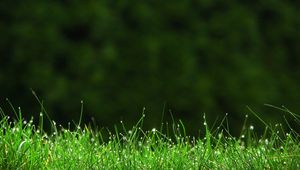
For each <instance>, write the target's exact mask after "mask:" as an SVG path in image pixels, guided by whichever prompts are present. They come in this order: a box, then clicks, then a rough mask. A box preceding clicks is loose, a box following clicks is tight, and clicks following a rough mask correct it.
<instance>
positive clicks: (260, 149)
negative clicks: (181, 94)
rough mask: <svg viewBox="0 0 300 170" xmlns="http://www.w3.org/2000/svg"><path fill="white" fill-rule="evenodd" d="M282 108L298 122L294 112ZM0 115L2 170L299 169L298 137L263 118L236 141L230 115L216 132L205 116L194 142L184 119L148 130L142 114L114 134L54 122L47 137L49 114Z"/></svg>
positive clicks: (242, 132)
mask: <svg viewBox="0 0 300 170" xmlns="http://www.w3.org/2000/svg"><path fill="white" fill-rule="evenodd" d="M279 109H281V110H283V111H284V112H287V113H289V114H290V115H291V116H292V117H293V118H294V119H295V121H297V122H298V123H299V122H300V121H299V116H298V115H296V114H295V113H292V112H290V111H289V110H287V109H285V108H279ZM0 111H1V120H0V127H1V130H0V169H105V170H107V169H300V147H299V134H298V132H297V131H295V130H293V129H292V128H291V127H290V126H289V123H288V122H286V124H287V125H288V127H290V128H289V130H284V128H283V126H281V125H280V124H277V125H275V126H271V125H269V124H267V123H266V122H264V121H263V120H261V121H262V122H263V123H264V124H265V127H266V128H265V131H264V133H263V134H262V135H258V134H257V133H255V128H254V127H253V126H252V125H247V124H248V123H247V116H246V119H245V123H244V127H243V128H242V129H241V135H240V136H238V137H233V136H231V135H230V133H229V132H228V131H227V130H226V128H224V126H223V122H225V121H226V117H225V118H224V119H223V121H222V122H221V124H220V126H219V127H217V128H215V129H214V130H213V129H210V128H209V126H208V125H207V123H206V120H205V117H204V120H203V124H204V126H203V132H204V133H205V135H204V136H203V137H202V138H200V137H199V138H194V137H190V136H188V135H187V134H186V132H185V128H184V125H183V123H182V122H181V121H179V122H178V123H175V122H173V124H172V125H171V127H168V126H166V125H163V126H162V128H161V129H160V130H157V129H152V130H149V131H144V130H143V129H142V126H143V120H144V115H143V116H142V117H141V119H140V120H139V121H138V122H137V124H136V125H135V126H134V127H133V128H132V129H130V130H128V129H126V128H125V126H124V124H123V123H121V128H115V129H114V131H113V132H111V131H108V130H103V129H102V130H92V128H91V127H90V126H86V125H84V126H82V125H80V123H81V121H79V123H78V124H75V125H76V127H77V128H76V129H75V130H70V128H64V127H62V126H60V125H57V124H56V123H55V122H54V121H51V124H52V130H51V133H49V134H48V133H46V132H45V131H44V130H43V124H44V114H45V113H41V114H40V118H39V121H38V122H37V123H38V125H35V122H34V120H33V119H30V120H29V121H26V120H25V119H24V118H22V113H21V110H20V109H19V111H15V114H16V119H14V120H13V119H11V118H9V117H8V116H6V115H5V114H4V113H3V111H2V110H0ZM253 114H254V115H255V116H257V114H255V113H254V112H253ZM257 117H258V116H257ZM258 118H259V117H258ZM120 129H122V130H120ZM106 132H107V133H108V134H109V139H108V140H105V139H104V133H106Z"/></svg>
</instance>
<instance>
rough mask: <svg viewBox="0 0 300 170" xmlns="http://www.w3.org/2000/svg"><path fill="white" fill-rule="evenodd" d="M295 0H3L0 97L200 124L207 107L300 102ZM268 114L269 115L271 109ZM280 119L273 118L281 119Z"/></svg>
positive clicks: (234, 110)
mask: <svg viewBox="0 0 300 170" xmlns="http://www.w3.org/2000/svg"><path fill="white" fill-rule="evenodd" d="M298 7H300V3H299V2H298V1H291V0H290V1H283V0H278V1H272V0H263V1H262V0H261V1H259V0H258V1H237V0H232V1H220V0H210V1H208V0H190V1H168V0H166V1H160V2H155V1H111V0H102V1H96V0H91V1H26V2H25V1H22V2H21V1H20V2H13V1H9V0H2V1H1V2H0V54H1V57H0V91H1V94H0V95H1V103H3V102H4V99H5V98H6V97H9V98H10V99H11V100H12V101H13V102H14V103H18V104H20V105H21V107H22V108H24V109H23V110H26V112H29V113H30V114H32V113H36V112H37V110H38V104H37V106H33V105H34V103H36V102H35V99H34V97H33V96H32V94H31V93H30V90H29V89H30V88H32V89H34V90H35V91H37V93H38V95H39V96H40V97H41V98H42V99H44V101H45V106H46V108H47V110H48V112H49V113H51V115H52V118H53V119H60V120H68V121H69V120H70V119H75V118H76V117H78V116H79V112H80V100H84V101H85V116H86V117H87V118H88V117H95V120H96V121H97V122H98V123H100V124H102V125H109V124H112V123H115V122H117V121H118V120H120V119H127V121H130V120H132V121H135V120H137V118H139V117H140V113H141V111H142V110H143V107H146V113H147V115H148V118H147V119H148V120H149V122H148V126H155V125H158V124H159V122H160V120H161V114H162V110H163V105H164V103H166V107H165V108H166V111H167V110H168V109H171V110H172V112H173V114H174V115H175V116H176V117H177V118H181V119H183V120H184V121H186V122H188V124H189V125H190V128H191V129H195V128H196V127H199V126H200V125H199V122H202V121H201V120H202V114H203V113H204V112H206V114H207V115H208V117H212V119H215V117H216V116H217V115H220V114H224V113H226V112H229V113H230V117H231V118H232V119H233V121H237V122H240V121H241V120H242V119H243V115H242V114H241V113H245V112H246V111H247V109H246V108H245V106H246V105H249V106H251V107H254V108H255V109H257V110H258V111H261V112H262V113H264V114H266V117H270V114H273V113H272V112H271V111H270V110H268V109H266V108H265V107H263V106H262V105H263V104H264V103H271V104H275V105H286V106H287V107H289V108H292V109H293V110H295V111H297V110H298V111H299V109H300V103H299V99H300V93H299V87H300V86H299V85H300V69H299V66H300V49H299V47H300V32H299V30H300V20H299V16H300V12H299V10H298V9H297V8H298ZM268 113H270V114H269V115H267V114H268ZM272 117H273V118H275V117H276V116H273V115H272Z"/></svg>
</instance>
